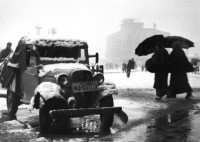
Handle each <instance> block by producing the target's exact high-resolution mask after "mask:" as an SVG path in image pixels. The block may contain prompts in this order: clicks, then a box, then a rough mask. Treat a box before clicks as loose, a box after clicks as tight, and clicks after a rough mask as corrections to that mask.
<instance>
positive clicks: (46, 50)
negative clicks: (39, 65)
mask: <svg viewBox="0 0 200 142" xmlns="http://www.w3.org/2000/svg"><path fill="white" fill-rule="evenodd" d="M38 53H39V55H40V57H45V58H73V59H80V58H81V59H85V49H81V48H78V47H77V48H66V47H41V48H38Z"/></svg>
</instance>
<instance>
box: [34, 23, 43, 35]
mask: <svg viewBox="0 0 200 142" xmlns="http://www.w3.org/2000/svg"><path fill="white" fill-rule="evenodd" d="M35 28H36V30H37V35H40V30H41V29H42V27H40V26H38V25H37V26H36V27H35Z"/></svg>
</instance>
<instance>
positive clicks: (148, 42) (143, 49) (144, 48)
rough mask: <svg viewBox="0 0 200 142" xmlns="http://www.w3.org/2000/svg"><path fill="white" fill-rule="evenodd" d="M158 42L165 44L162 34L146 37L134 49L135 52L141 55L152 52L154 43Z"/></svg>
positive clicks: (154, 46)
mask: <svg viewBox="0 0 200 142" xmlns="http://www.w3.org/2000/svg"><path fill="white" fill-rule="evenodd" d="M159 42H160V43H162V45H164V44H165V38H164V36H163V35H154V36H151V37H149V38H146V39H145V40H144V41H143V42H141V43H140V44H139V45H138V47H137V48H136V49H135V54H137V55H139V56H143V55H148V54H151V53H154V52H155V50H156V45H158V43H159Z"/></svg>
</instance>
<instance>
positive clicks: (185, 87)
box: [168, 41, 194, 99]
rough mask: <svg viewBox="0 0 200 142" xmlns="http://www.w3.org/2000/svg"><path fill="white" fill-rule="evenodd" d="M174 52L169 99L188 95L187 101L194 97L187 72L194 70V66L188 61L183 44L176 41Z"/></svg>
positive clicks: (171, 64) (171, 60) (172, 55)
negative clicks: (183, 94)
mask: <svg viewBox="0 0 200 142" xmlns="http://www.w3.org/2000/svg"><path fill="white" fill-rule="evenodd" d="M172 48H173V51H172V52H171V54H170V56H169V63H170V64H169V71H170V72H171V78H170V85H169V88H170V94H171V95H170V96H168V98H176V95H177V94H181V93H187V95H186V97H185V98H186V99H189V98H191V97H192V88H191V87H190V84H189V82H188V77H187V72H192V71H193V70H194V68H193V66H192V65H191V64H190V62H189V61H188V59H187V57H186V55H185V53H184V51H183V50H182V43H181V42H180V41H176V42H174V43H173V44H172Z"/></svg>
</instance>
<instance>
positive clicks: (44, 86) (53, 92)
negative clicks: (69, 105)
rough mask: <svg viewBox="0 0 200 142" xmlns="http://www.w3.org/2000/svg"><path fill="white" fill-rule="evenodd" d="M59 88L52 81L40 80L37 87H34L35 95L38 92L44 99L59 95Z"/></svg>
mask: <svg viewBox="0 0 200 142" xmlns="http://www.w3.org/2000/svg"><path fill="white" fill-rule="evenodd" d="M60 91H61V88H60V86H58V85H57V84H55V83H52V82H42V83H41V84H40V85H39V86H37V88H36V89H35V95H36V94H37V93H40V95H41V96H42V97H43V98H44V99H45V100H48V99H50V98H53V97H55V96H60Z"/></svg>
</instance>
